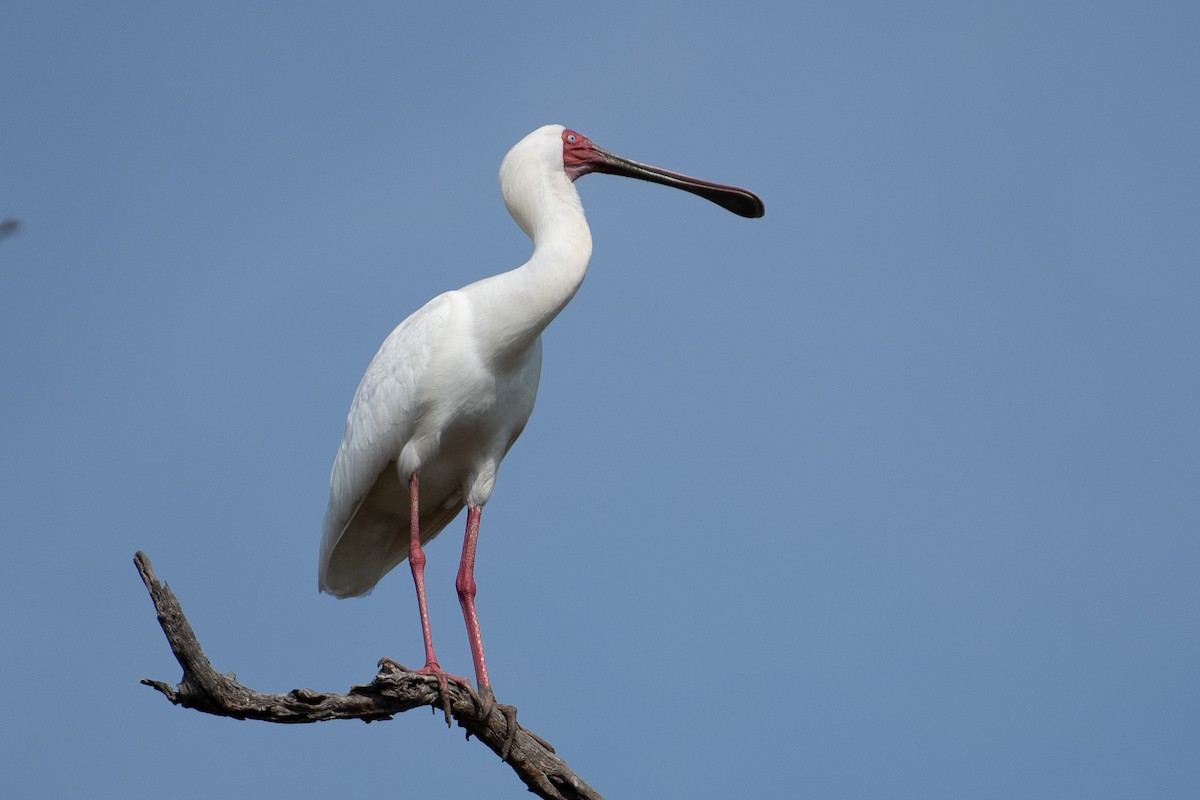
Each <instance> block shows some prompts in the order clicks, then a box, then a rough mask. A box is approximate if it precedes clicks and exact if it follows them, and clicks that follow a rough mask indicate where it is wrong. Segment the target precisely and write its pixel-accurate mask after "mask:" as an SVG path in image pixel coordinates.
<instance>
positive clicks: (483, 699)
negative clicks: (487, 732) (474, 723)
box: [474, 684, 553, 761]
mask: <svg viewBox="0 0 1200 800" xmlns="http://www.w3.org/2000/svg"><path fill="white" fill-rule="evenodd" d="M474 698H475V704H476V706H477V707H478V709H479V714H478V716H477V717H476V719H478V720H479V721H480V722H482V723H485V724H486V723H487V721H488V718H490V717H491V716H492V712H494V711H499V712H500V713H501V714H503V715H504V745H503V746H502V747H501V748H500V760H502V761H507V760H508V754H509V753H510V752H511V751H512V746H513V742H515V741H516V740H517V731H519V730H521V726H520V725H518V724H517V708H516V706H510V705H506V704H504V703H497V702H496V695H495V694H494V693H493V692H492V687H491V686H488V685H486V684H485V685H483V686H481V687H480V689H479V693H478V694H476V695H474ZM551 752H553V751H551Z"/></svg>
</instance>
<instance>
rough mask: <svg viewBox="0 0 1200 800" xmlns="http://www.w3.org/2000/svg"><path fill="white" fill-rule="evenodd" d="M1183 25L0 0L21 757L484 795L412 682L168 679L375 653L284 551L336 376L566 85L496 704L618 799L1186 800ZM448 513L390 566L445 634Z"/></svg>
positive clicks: (476, 773) (370, 792) (510, 480)
mask: <svg viewBox="0 0 1200 800" xmlns="http://www.w3.org/2000/svg"><path fill="white" fill-rule="evenodd" d="M1198 23H1200V11H1197V7H1196V6H1195V4H1188V3H1153V2H1152V3H1142V4H1137V5H1136V6H1134V5H1133V4H1115V3H1114V4H1105V3H1090V4H1058V3H1006V4H961V3H927V4H909V5H904V6H900V5H897V4H891V3H875V4H872V3H839V4H822V5H816V6H814V5H804V4H785V3H770V4H754V3H739V4H729V3H687V4H684V3H675V4H655V5H647V4H640V3H639V4H631V3H621V2H614V3H605V4H603V5H595V4H593V5H579V4H554V5H551V4H534V3H521V4H508V3H500V4H493V5H491V6H490V7H486V8H456V7H451V6H448V5H444V6H440V7H433V6H428V7H422V8H420V9H418V10H410V9H406V8H404V6H403V4H395V3H378V4H353V5H346V4H342V5H339V6H338V7H337V8H336V9H335V8H333V7H332V6H322V5H319V4H302V3H295V4H289V5H288V6H287V7H286V9H285V8H284V7H282V6H279V7H273V6H271V5H269V4H256V5H253V6H248V5H246V4H241V3H236V4H235V3H205V4H199V3H194V4H193V3H179V4H157V3H118V4H107V5H104V6H100V5H94V4H82V3H75V4H51V3H19V4H9V5H8V6H6V8H5V10H4V24H3V26H2V27H0V74H3V75H4V76H5V78H4V81H3V88H2V89H0V98H3V114H2V115H0V218H2V217H8V216H12V217H17V218H19V219H21V220H22V221H23V223H24V225H23V228H22V230H21V231H20V233H19V234H18V235H16V236H12V237H9V238H6V239H4V240H2V241H0V363H2V364H3V370H2V371H0V397H2V398H3V409H4V413H3V414H2V415H0V452H2V453H3V454H4V457H3V458H2V459H0V486H2V487H3V489H2V490H0V491H2V492H3V502H2V503H0V509H2V511H0V513H2V515H3V516H2V519H3V524H4V529H5V533H6V535H5V547H6V550H5V556H6V557H5V558H4V559H3V562H2V564H3V567H2V569H3V574H4V580H3V581H2V582H0V587H2V588H0V592H2V594H0V599H2V600H3V603H4V607H5V608H6V609H7V612H6V613H5V614H3V615H2V616H0V637H2V641H3V643H4V645H3V647H4V649H3V653H4V670H3V672H4V679H3V681H0V684H2V686H3V688H2V690H0V691H3V695H4V696H3V704H4V707H5V709H6V723H5V725H4V732H5V740H6V742H5V744H4V746H3V747H2V748H0V772H2V774H3V775H4V776H5V777H4V784H5V785H6V788H8V789H10V790H11V792H12V796H14V797H17V796H22V797H28V796H46V797H68V796H71V797H77V796H121V797H150V796H172V797H180V798H211V797H262V796H275V795H280V796H282V795H285V794H286V795H287V796H291V797H298V798H306V797H329V796H343V797H344V796H393V795H402V796H413V797H417V796H423V797H461V796H478V795H481V794H486V795H487V796H491V797H512V798H518V797H526V796H527V794H526V792H525V790H524V787H523V786H522V785H521V784H520V783H519V782H518V781H517V780H516V779H515V778H514V777H513V776H512V775H511V773H510V772H509V771H508V769H507V768H506V767H504V766H503V765H502V764H500V763H499V762H498V761H497V760H496V759H495V758H494V756H492V755H491V754H490V753H489V752H488V751H486V750H485V749H484V748H482V747H480V746H479V745H478V744H476V743H474V742H471V743H466V742H464V741H463V738H462V735H461V732H460V731H458V730H455V731H448V730H446V729H445V727H444V726H443V725H442V723H441V722H440V721H439V719H438V718H436V717H432V716H431V715H427V714H424V713H410V714H407V715H404V716H403V717H401V718H399V719H397V720H396V721H394V722H389V723H384V724H376V725H370V726H366V725H362V724H358V723H353V724H350V723H339V724H326V725H320V726H304V727H296V728H285V727H281V726H271V725H267V724H258V723H248V722H235V721H232V720H227V719H217V718H213V717H207V716H204V715H201V714H198V713H195V712H190V711H183V710H180V709H176V708H174V707H172V706H170V705H169V704H167V703H166V702H165V701H164V700H163V699H162V698H161V697H159V696H158V695H157V694H156V693H154V692H153V691H151V690H150V689H147V688H145V687H142V686H140V685H138V682H137V681H138V679H140V678H142V677H153V678H158V679H164V680H171V681H174V680H177V679H178V675H179V670H178V667H177V666H176V665H175V663H174V661H173V660H172V657H171V655H170V652H169V650H168V648H167V646H166V643H165V641H164V640H163V639H162V636H161V633H160V632H159V630H158V628H157V625H156V624H155V620H154V616H153V612H152V609H151V607H150V604H149V601H148V599H147V597H146V595H145V592H144V590H143V589H142V587H141V585H140V583H139V581H138V579H137V575H136V573H135V571H134V568H133V565H132V562H131V557H132V555H133V553H134V551H135V550H138V549H142V550H145V551H146V552H147V553H148V554H149V555H150V556H151V558H152V559H153V561H154V564H155V566H156V568H157V570H158V573H159V575H160V577H162V578H163V579H165V580H166V581H168V582H169V583H170V584H171V585H172V587H173V588H174V589H175V591H176V593H177V594H178V595H179V597H180V599H181V601H182V602H183V604H184V608H185V610H186V611H187V612H188V614H189V616H190V618H191V620H192V623H193V624H194V626H195V627H196V629H197V632H198V634H199V636H200V638H201V641H202V642H203V643H204V645H205V647H206V649H207V651H208V654H209V655H210V657H211V658H212V659H213V661H214V663H215V665H216V666H217V668H218V669H220V670H222V671H235V672H236V673H237V675H238V677H239V678H240V679H241V680H242V681H243V682H244V683H246V684H247V685H250V686H253V687H255V688H258V689H260V690H264V691H285V690H287V689H290V688H293V687H299V686H305V687H313V688H319V689H325V690H344V689H346V688H348V687H349V686H350V685H352V684H355V683H361V682H365V681H367V680H368V679H369V678H370V677H371V675H372V674H373V666H374V663H375V661H376V659H378V658H379V657H380V656H383V655H387V656H391V657H393V658H396V659H398V660H400V661H403V662H406V663H411V664H417V663H418V662H419V660H420V658H421V649H420V631H419V626H418V620H417V614H416V608H415V602H414V599H413V594H412V586H411V582H410V580H409V578H408V575H407V572H406V571H398V572H396V573H394V574H393V575H391V576H389V577H388V578H386V579H385V580H384V581H383V582H382V583H381V584H380V586H379V587H378V589H377V590H376V591H375V593H374V594H373V595H371V596H370V597H369V598H367V599H365V600H355V601H335V600H333V599H332V598H329V597H327V596H324V595H319V594H318V593H317V592H316V556H317V546H318V541H319V537H320V522H321V515H322V513H323V511H324V506H325V501H326V497H327V491H328V485H327V481H328V474H329V468H330V465H331V463H332V458H333V454H334V452H335V449H336V447H337V443H338V441H339V440H340V437H341V429H342V425H343V421H344V419H345V413H346V410H347V408H348V405H349V402H350V399H351V397H352V395H353V392H354V388H355V386H356V385H357V382H358V379H359V377H360V376H361V374H362V371H363V369H364V368H365V367H366V365H367V363H368V362H369V360H370V358H371V356H372V355H373V354H374V352H375V350H376V348H377V347H378V345H379V343H380V342H381V341H382V340H383V338H384V337H385V336H386V334H387V333H388V332H389V331H390V330H391V329H392V327H394V326H395V325H396V324H397V323H398V322H399V321H400V320H401V319H403V318H404V317H405V316H406V315H407V314H409V313H410V312H411V311H413V310H414V309H416V308H417V307H419V306H420V305H421V304H423V303H424V302H425V301H426V300H427V299H429V298H430V297H432V296H434V295H435V294H438V293H439V292H442V291H445V290H447V289H451V288H455V287H457V286H461V285H463V284H465V283H468V282H470V281H473V280H476V279H478V278H480V277H483V276H485V275H489V274H492V273H495V272H498V271H501V270H504V269H508V268H511V267H513V266H516V265H517V264H520V263H521V262H522V261H524V260H525V258H526V257H527V255H528V252H529V246H528V243H527V240H526V239H525V238H524V236H523V235H522V234H521V232H520V231H519V230H518V229H517V228H516V226H515V225H513V224H512V222H511V220H510V219H509V218H508V216H507V214H506V213H505V211H504V208H503V205H502V203H501V200H500V197H499V192H498V190H497V186H496V171H497V168H498V166H499V162H500V159H501V158H502V157H503V155H504V153H505V152H506V151H507V149H508V148H509V147H510V146H511V145H512V144H513V143H514V142H515V141H517V140H518V139H519V138H520V137H521V136H523V135H524V134H525V133H527V132H528V131H530V130H532V129H534V128H536V127H538V126H539V125H542V124H544V123H547V122H559V123H563V124H566V125H568V126H570V127H573V128H575V129H577V130H579V131H582V132H583V133H585V134H587V135H588V136H590V137H591V138H592V139H593V140H594V141H596V142H597V143H598V144H600V145H601V146H603V147H605V148H608V149H610V150H613V151H615V152H618V153H621V154H623V155H627V156H629V157H631V158H635V159H638V160H641V161H646V162H650V163H655V164H660V165H662V166H664V167H668V168H672V169H676V170H680V171H683V172H687V173H690V174H694V175H698V176H701V177H705V178H709V179H712V180H716V181H725V182H730V183H736V184H740V185H743V186H746V187H748V188H750V189H752V190H754V191H756V192H758V193H759V194H760V195H761V196H762V198H763V199H764V201H765V203H766V207H767V214H766V217H765V218H763V219H761V220H743V219H739V218H737V217H734V216H733V215H730V214H727V213H725V212H723V211H722V210H721V209H719V208H717V207H715V206H712V205H710V204H707V203H704V202H703V201H701V200H699V199H697V198H695V197H691V196H688V195H685V194H683V193H680V192H671V191H669V190H667V189H664V188H662V187H657V186H650V185H646V184H641V183H636V182H633V181H627V180H620V179H616V178H612V177H609V176H602V175H596V176H589V177H586V178H584V179H582V180H581V181H580V182H579V184H578V186H579V189H580V192H581V194H582V197H583V200H584V205H585V207H586V209H587V211H588V216H589V220H590V222H591V225H592V232H593V237H594V240H595V252H594V255H593V259H592V264H591V270H590V272H589V275H588V278H587V280H586V282H585V283H584V286H583V288H582V289H581V291H580V293H579V295H578V296H577V297H576V299H575V300H574V301H573V302H572V303H571V305H570V306H568V308H567V309H566V310H565V312H564V313H563V314H562V315H561V316H560V318H559V319H558V320H556V321H555V323H554V324H553V325H552V326H551V327H550V329H549V330H548V332H547V336H546V338H545V366H544V372H543V378H542V386H541V392H540V396H539V398H538V408H537V410H536V411H535V412H534V416H533V419H532V420H531V422H530V424H529V427H528V428H527V429H526V432H525V434H524V436H523V437H522V439H521V441H520V442H518V443H517V445H516V447H515V448H514V449H513V451H512V452H511V453H510V455H509V458H508V459H507V460H506V462H505V465H504V468H503V470H502V472H501V474H500V478H499V482H498V488H497V490H496V494H495V495H494V497H493V499H492V502H491V503H490V504H489V505H488V507H487V509H486V511H485V513H484V516H483V528H482V535H481V541H480V550H479V565H478V568H477V579H478V582H479V587H480V589H479V597H478V604H479V610H480V616H481V621H482V624H483V630H484V636H485V640H486V643H487V653H488V660H489V667H490V670H491V673H492V677H493V680H494V683H495V687H496V692H497V695H498V697H499V698H500V700H501V701H504V702H509V703H513V704H515V705H516V706H518V707H519V708H520V712H521V719H522V720H523V722H524V723H525V724H526V725H527V726H528V727H529V728H531V729H532V730H534V731H536V732H537V733H539V734H541V735H542V736H544V737H545V738H547V739H548V740H549V741H551V742H553V743H554V744H555V745H556V747H557V748H558V749H559V751H560V753H562V754H563V755H564V756H565V757H566V758H567V760H568V761H569V763H571V765H572V766H573V767H574V768H575V769H576V770H577V771H578V772H579V773H580V774H581V775H582V776H583V777H584V778H586V779H587V780H588V781H590V782H591V783H592V784H593V785H594V786H595V787H596V788H597V789H598V790H600V791H601V792H603V793H605V794H606V795H607V796H610V797H614V798H615V797H654V796H678V797H698V798H708V797H712V798H724V797H731V796H810V797H830V798H878V797H913V798H962V797H972V798H992V797H994V798H1010V797H1046V798H1076V797H1077V798H1089V799H1090V800H1095V799H1096V798H1124V797H1134V796H1137V797H1184V796H1195V795H1196V794H1197V792H1200V762H1198V761H1197V759H1196V753H1197V752H1198V750H1200V693H1198V692H1197V690H1196V676H1197V674H1198V668H1200V626H1198V625H1197V621H1198V620H1200V580H1198V579H1197V576H1198V571H1200V539H1198V536H1197V534H1198V533H1200V491H1198V490H1200V423H1198V421H1197V420H1198V414H1197V412H1198V410H1200V369H1198V367H1200V313H1197V299H1198V298H1200V277H1198V268H1200V225H1198V224H1197V221H1198V220H1200V159H1198V158H1197V148H1196V144H1197V142H1200V104H1198V103H1197V91H1198V83H1197V81H1198V76H1200V50H1198V49H1197V48H1196V31H1197V29H1198ZM461 528H462V522H461V520H460V521H459V522H456V523H454V524H453V525H452V527H451V528H449V529H448V530H447V532H446V533H444V534H443V535H442V537H441V538H440V539H438V540H437V541H436V542H435V543H433V544H432V545H431V547H430V548H429V551H428V555H429V567H428V577H429V582H430V592H431V594H430V604H431V615H432V619H433V629H434V635H435V638H436V642H437V644H438V653H439V656H440V657H441V659H442V663H443V665H444V666H446V667H447V668H448V669H450V670H451V671H454V672H458V673H460V674H469V673H470V655H469V651H468V648H467V642H466V637H465V635H464V634H463V631H462V622H461V617H460V615H459V611H458V607H457V601H456V598H455V596H454V591H453V582H454V571H455V566H456V561H457V556H458V549H459V542H460V537H461Z"/></svg>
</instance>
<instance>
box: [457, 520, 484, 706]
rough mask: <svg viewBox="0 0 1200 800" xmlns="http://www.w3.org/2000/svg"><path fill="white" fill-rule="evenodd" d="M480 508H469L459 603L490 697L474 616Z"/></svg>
mask: <svg viewBox="0 0 1200 800" xmlns="http://www.w3.org/2000/svg"><path fill="white" fill-rule="evenodd" d="M482 511H483V509H481V508H480V507H479V506H467V535H466V537H465V538H464V539H463V551H462V560H461V561H460V562H459V563H458V579H457V580H456V581H455V582H454V587H455V588H456V589H458V603H459V605H461V606H462V612H463V619H464V620H466V623H467V637H468V638H470V640H471V657H472V659H474V661H475V680H476V682H477V683H478V684H479V691H480V692H481V693H485V692H486V693H488V694H490V693H491V691H492V686H491V682H490V681H489V680H488V674H487V662H486V661H484V658H483V635H482V634H481V633H480V632H479V618H478V617H477V616H476V615H475V545H476V543H477V542H478V541H479V515H480V514H481V513H482Z"/></svg>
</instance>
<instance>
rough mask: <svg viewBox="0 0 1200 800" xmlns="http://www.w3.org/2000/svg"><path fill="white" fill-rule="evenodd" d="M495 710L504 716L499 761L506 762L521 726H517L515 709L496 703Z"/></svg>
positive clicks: (514, 707)
mask: <svg viewBox="0 0 1200 800" xmlns="http://www.w3.org/2000/svg"><path fill="white" fill-rule="evenodd" d="M496 709H497V710H498V711H499V712H500V713H501V714H503V715H504V746H503V747H502V748H500V760H501V761H508V754H509V753H511V752H512V746H513V742H515V741H516V740H517V731H519V730H521V726H520V725H518V724H517V707H516V706H510V705H505V704H504V703H496Z"/></svg>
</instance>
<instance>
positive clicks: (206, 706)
mask: <svg viewBox="0 0 1200 800" xmlns="http://www.w3.org/2000/svg"><path fill="white" fill-rule="evenodd" d="M133 561H134V563H135V564H136V565H137V569H138V572H139V573H140V574H141V576H142V582H143V583H145V584H146V589H147V590H148V591H149V592H150V597H151V599H152V600H153V601H154V608H155V610H156V611H157V612H158V623H159V625H161V626H162V629H163V633H164V634H166V637H167V642H168V643H169V644H170V645H171V651H172V652H173V653H174V654H175V658H176V660H177V661H179V665H180V666H181V667H183V680H182V681H180V683H179V684H178V685H177V686H174V687H172V686H170V685H169V684H167V683H164V682H162V681H153V680H149V679H145V680H143V681H142V683H144V684H146V685H147V686H152V687H154V688H155V689H157V690H158V691H160V692H162V693H163V695H165V696H166V698H167V699H168V700H170V701H171V702H172V703H174V704H175V705H178V706H183V707H184V708H194V709H196V710H197V711H203V712H205V713H206V714H215V715H217V716H221V717H233V718H234V719H257V720H263V721H265V722H282V723H301V722H324V721H325V720H331V719H361V720H363V721H364V722H373V721H375V720H386V719H391V718H392V717H393V716H394V715H396V714H400V713H403V712H405V711H408V710H409V709H413V708H417V707H420V706H432V707H434V708H447V709H448V710H447V715H448V716H447V720H446V721H447V723H449V721H450V718H451V717H453V719H454V720H455V721H456V722H457V723H458V725H459V727H461V728H463V729H465V730H466V731H467V738H468V739H469V738H470V737H472V736H474V737H475V738H476V739H478V740H479V741H480V742H483V743H484V744H485V745H487V746H488V747H489V748H491V749H492V751H493V752H495V753H496V754H497V755H499V756H500V758H501V759H503V760H504V761H505V762H506V763H507V764H508V765H509V766H510V767H512V769H513V771H514V772H516V773H517V777H519V778H520V779H521V780H522V781H523V782H524V783H525V785H526V786H527V787H528V788H529V791H531V792H533V793H534V794H536V795H537V796H538V797H543V798H546V799H547V800H603V799H602V798H601V796H600V794H599V793H598V792H597V791H596V790H595V789H593V788H592V787H591V786H589V785H588V784H587V783H586V782H585V781H584V780H583V779H582V778H580V777H579V776H578V775H576V774H575V773H574V772H572V771H571V769H570V768H569V767H568V766H567V764H566V762H564V761H563V760H562V759H561V758H559V757H558V756H557V755H556V754H555V752H554V748H553V747H551V746H550V745H549V744H547V743H546V741H545V740H543V739H542V738H540V737H539V736H537V735H535V734H533V733H531V732H529V731H527V730H525V729H524V728H522V727H521V726H520V725H518V724H517V719H516V715H517V710H516V709H515V708H513V707H512V706H505V705H498V704H497V705H494V706H493V707H492V708H489V709H488V713H487V715H486V717H484V718H483V719H480V710H481V707H482V706H483V705H485V704H484V703H482V702H481V701H480V698H479V697H478V696H477V695H476V694H475V693H474V692H472V691H470V690H469V689H467V688H464V687H461V686H457V685H455V684H454V683H453V682H451V683H450V685H449V690H450V691H449V697H448V698H445V700H448V702H443V700H444V699H443V698H442V697H440V693H439V692H438V683H437V678H435V677H434V676H432V675H421V674H418V673H416V672H413V671H411V670H408V669H406V668H404V667H402V666H400V665H397V664H394V663H392V662H382V663H381V664H380V669H379V672H378V674H376V675H375V678H374V679H373V680H372V681H371V682H370V683H369V684H367V685H366V686H353V687H351V688H350V692H349V693H348V694H332V693H327V692H316V691H313V690H312V689H293V690H292V691H290V692H288V693H287V694H262V693H260V692H256V691H254V690H253V689H249V688H247V687H245V686H242V685H241V684H240V683H238V682H237V680H236V679H235V678H234V676H233V675H222V674H220V673H218V672H217V671H216V670H215V669H213V666H212V664H211V663H210V662H209V660H208V657H207V656H206V655H204V650H203V649H201V647H200V642H199V641H198V640H197V639H196V634H195V632H194V631H193V630H192V626H191V624H189V623H188V620H187V617H186V616H184V614H183V608H182V607H181V606H180V605H179V601H178V600H177V599H175V594H174V593H173V592H172V591H171V588H170V587H169V586H167V585H166V584H163V583H160V582H159V580H158V578H157V577H156V576H155V574H154V568H153V566H151V564H150V559H149V558H148V557H147V556H146V554H145V553H142V552H139V553H137V554H136V555H134V557H133ZM488 705H491V704H488Z"/></svg>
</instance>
